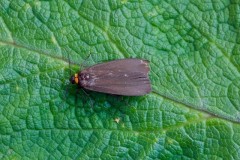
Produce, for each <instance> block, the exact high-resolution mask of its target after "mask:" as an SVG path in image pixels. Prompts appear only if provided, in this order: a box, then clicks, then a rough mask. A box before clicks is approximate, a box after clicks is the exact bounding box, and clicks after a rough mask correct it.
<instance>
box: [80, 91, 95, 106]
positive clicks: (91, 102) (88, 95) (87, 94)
mask: <svg viewBox="0 0 240 160" xmlns="http://www.w3.org/2000/svg"><path fill="white" fill-rule="evenodd" d="M82 91H83V93H84V94H85V95H86V96H87V97H88V98H89V100H90V104H91V108H93V101H92V98H91V96H90V94H89V93H87V91H86V90H84V89H82Z"/></svg>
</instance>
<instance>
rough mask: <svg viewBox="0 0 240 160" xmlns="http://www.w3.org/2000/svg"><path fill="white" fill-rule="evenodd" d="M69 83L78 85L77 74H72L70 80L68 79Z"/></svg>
mask: <svg viewBox="0 0 240 160" xmlns="http://www.w3.org/2000/svg"><path fill="white" fill-rule="evenodd" d="M69 81H70V83H72V84H78V82H79V79H78V74H74V75H73V76H71V78H70V79H69Z"/></svg>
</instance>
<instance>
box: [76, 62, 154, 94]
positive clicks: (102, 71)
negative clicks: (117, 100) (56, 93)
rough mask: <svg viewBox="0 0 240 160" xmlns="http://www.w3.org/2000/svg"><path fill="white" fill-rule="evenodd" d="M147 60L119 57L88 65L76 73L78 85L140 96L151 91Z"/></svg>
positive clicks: (105, 91) (101, 90)
mask: <svg viewBox="0 0 240 160" xmlns="http://www.w3.org/2000/svg"><path fill="white" fill-rule="evenodd" d="M148 73H149V62H148V61H146V60H142V59H121V60H115V61H110V62H107V63H101V64H97V65H94V66H92V67H89V68H87V69H85V70H83V71H82V72H80V73H79V74H78V76H79V77H78V78H79V83H78V84H79V86H80V87H82V88H85V89H88V90H92V91H97V92H103V93H109V94H115V95H124V96H140V95H145V94H147V93H149V92H151V84H150V80H149V77H148Z"/></svg>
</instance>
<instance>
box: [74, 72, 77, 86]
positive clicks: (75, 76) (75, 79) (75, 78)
mask: <svg viewBox="0 0 240 160" xmlns="http://www.w3.org/2000/svg"><path fill="white" fill-rule="evenodd" d="M74 81H75V83H76V84H78V74H75V75H74Z"/></svg>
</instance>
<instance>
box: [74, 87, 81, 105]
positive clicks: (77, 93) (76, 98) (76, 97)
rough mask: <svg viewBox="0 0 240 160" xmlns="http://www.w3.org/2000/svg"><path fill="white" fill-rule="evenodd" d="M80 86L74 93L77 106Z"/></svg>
mask: <svg viewBox="0 0 240 160" xmlns="http://www.w3.org/2000/svg"><path fill="white" fill-rule="evenodd" d="M79 91H80V88H77V89H76V94H75V104H76V105H77V106H78V95H79Z"/></svg>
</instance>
